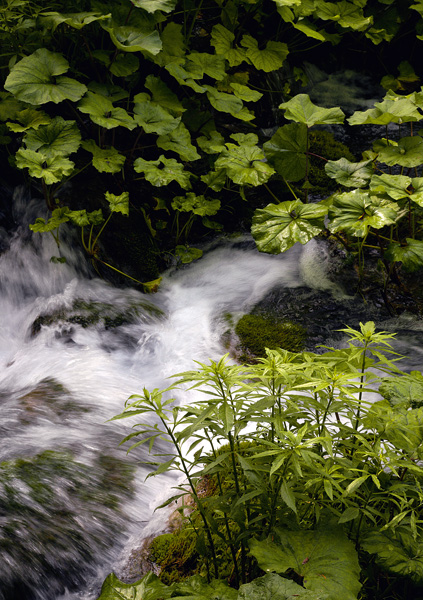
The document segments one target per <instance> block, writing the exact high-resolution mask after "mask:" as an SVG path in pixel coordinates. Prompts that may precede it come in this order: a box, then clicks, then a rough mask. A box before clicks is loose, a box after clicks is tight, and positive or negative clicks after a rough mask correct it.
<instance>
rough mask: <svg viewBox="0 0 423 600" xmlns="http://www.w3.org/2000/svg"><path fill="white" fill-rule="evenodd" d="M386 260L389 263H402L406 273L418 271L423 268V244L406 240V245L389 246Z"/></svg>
mask: <svg viewBox="0 0 423 600" xmlns="http://www.w3.org/2000/svg"><path fill="white" fill-rule="evenodd" d="M385 258H386V260H388V261H389V262H401V263H402V265H403V268H404V269H405V270H406V271H411V272H412V271H417V269H420V268H421V267H423V242H422V241H421V240H415V239H413V238H406V244H394V243H392V244H389V246H388V248H387V249H386V251H385Z"/></svg>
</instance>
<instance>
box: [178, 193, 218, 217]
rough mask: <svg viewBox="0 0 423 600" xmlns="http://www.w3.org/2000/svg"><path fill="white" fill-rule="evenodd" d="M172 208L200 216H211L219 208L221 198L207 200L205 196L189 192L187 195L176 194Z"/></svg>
mask: <svg viewBox="0 0 423 600" xmlns="http://www.w3.org/2000/svg"><path fill="white" fill-rule="evenodd" d="M172 208H173V210H177V211H179V212H192V213H193V214H194V215H199V216H200V217H205V216H209V217H211V216H213V215H215V214H216V213H217V211H218V210H219V208H220V200H217V199H213V200H207V199H206V198H205V197H204V196H196V195H195V194H194V193H193V192H188V194H186V196H176V197H175V198H174V199H173V201H172Z"/></svg>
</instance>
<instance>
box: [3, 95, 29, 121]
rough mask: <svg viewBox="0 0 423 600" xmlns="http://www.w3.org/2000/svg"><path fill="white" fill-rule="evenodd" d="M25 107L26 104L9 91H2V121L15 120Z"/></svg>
mask: <svg viewBox="0 0 423 600" xmlns="http://www.w3.org/2000/svg"><path fill="white" fill-rule="evenodd" d="M24 109H25V104H24V103H23V102H20V101H19V100H17V99H16V98H15V97H14V96H12V94H9V92H1V91H0V121H7V120H9V119H12V120H15V119H16V117H17V115H18V113H20V112H21V111H23V110H24Z"/></svg>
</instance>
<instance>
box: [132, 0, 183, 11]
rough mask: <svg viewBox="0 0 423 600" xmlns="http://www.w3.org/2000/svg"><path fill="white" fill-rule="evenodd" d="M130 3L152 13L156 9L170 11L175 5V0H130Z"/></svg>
mask: <svg viewBox="0 0 423 600" xmlns="http://www.w3.org/2000/svg"><path fill="white" fill-rule="evenodd" d="M132 4H133V5H134V6H137V7H138V8H142V9H143V10H146V11H147V12H149V13H154V12H156V11H157V10H160V11H161V12H165V13H170V12H172V10H173V9H174V8H175V6H176V0H132Z"/></svg>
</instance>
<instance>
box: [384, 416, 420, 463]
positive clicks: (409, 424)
mask: <svg viewBox="0 0 423 600" xmlns="http://www.w3.org/2000/svg"><path fill="white" fill-rule="evenodd" d="M385 435H386V439H387V440H388V441H389V442H391V444H393V445H394V446H395V447H396V448H398V449H399V450H404V451H405V452H406V453H407V454H411V455H414V456H415V457H417V458H420V459H421V458H422V457H423V447H422V444H423V407H421V408H414V409H411V410H402V409H399V408H397V412H393V413H392V414H391V415H390V418H389V419H388V421H387V423H386V428H385Z"/></svg>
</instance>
